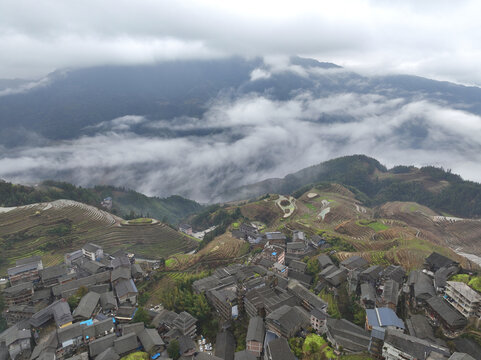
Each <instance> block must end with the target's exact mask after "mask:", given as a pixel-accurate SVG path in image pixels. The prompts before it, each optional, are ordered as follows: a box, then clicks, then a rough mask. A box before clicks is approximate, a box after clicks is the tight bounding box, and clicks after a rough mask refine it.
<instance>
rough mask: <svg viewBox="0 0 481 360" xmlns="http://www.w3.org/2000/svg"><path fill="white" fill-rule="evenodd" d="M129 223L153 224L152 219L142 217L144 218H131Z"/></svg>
mask: <svg viewBox="0 0 481 360" xmlns="http://www.w3.org/2000/svg"><path fill="white" fill-rule="evenodd" d="M128 223H129V224H152V219H151V218H145V217H142V218H137V219H132V220H129V221H128Z"/></svg>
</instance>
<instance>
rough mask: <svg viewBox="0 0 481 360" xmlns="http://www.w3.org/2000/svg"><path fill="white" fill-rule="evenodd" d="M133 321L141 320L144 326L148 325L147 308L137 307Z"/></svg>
mask: <svg viewBox="0 0 481 360" xmlns="http://www.w3.org/2000/svg"><path fill="white" fill-rule="evenodd" d="M132 321H133V322H134V323H136V322H143V323H144V324H145V325H146V326H148V325H150V316H149V313H148V312H147V310H145V309H144V308H143V307H139V308H138V309H137V311H136V312H135V315H134V318H133V319H132Z"/></svg>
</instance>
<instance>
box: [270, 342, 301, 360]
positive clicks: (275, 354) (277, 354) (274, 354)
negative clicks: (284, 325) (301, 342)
mask: <svg viewBox="0 0 481 360" xmlns="http://www.w3.org/2000/svg"><path fill="white" fill-rule="evenodd" d="M267 347H268V349H269V352H270V355H271V358H272V360H296V357H295V356H294V354H293V353H292V351H291V348H290V347H289V344H288V343H287V340H285V339H284V338H279V339H275V340H272V341H270V342H269V344H268V345H267Z"/></svg>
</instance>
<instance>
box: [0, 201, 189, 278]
mask: <svg viewBox="0 0 481 360" xmlns="http://www.w3.org/2000/svg"><path fill="white" fill-rule="evenodd" d="M86 242H94V243H96V244H98V245H100V246H102V247H103V248H105V249H106V250H107V251H115V250H118V249H122V250H126V251H129V252H135V253H136V254H139V255H142V256H146V257H168V256H169V255H171V254H175V253H184V252H188V251H192V250H194V249H195V248H196V247H197V244H198V243H197V241H196V240H194V239H193V238H190V237H188V236H187V235H184V234H182V233H180V232H178V231H176V230H174V229H173V228H171V227H170V226H168V225H166V224H164V223H162V222H160V221H158V220H155V219H135V220H130V221H125V220H123V219H121V218H119V217H117V216H115V215H112V214H110V213H108V212H106V211H103V210H99V209H97V208H96V207H94V206H89V205H85V204H82V203H79V202H75V201H71V200H57V201H53V202H48V203H38V204H32V205H26V206H19V207H13V208H0V247H1V249H2V250H1V251H2V258H1V259H2V262H1V263H0V270H5V269H6V268H7V267H9V266H10V265H11V264H13V263H14V262H15V260H16V259H19V258H23V257H25V256H33V255H41V256H42V258H43V259H44V262H45V264H46V265H54V264H57V263H60V262H61V261H62V260H63V254H65V253H67V252H69V251H71V250H73V249H76V248H78V247H79V246H81V245H83V244H84V243H86ZM6 259H8V260H6Z"/></svg>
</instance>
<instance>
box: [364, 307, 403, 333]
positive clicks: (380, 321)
mask: <svg viewBox="0 0 481 360" xmlns="http://www.w3.org/2000/svg"><path fill="white" fill-rule="evenodd" d="M366 316H367V320H368V322H369V325H371V326H379V327H389V326H395V327H397V328H400V329H404V322H403V321H402V320H401V319H400V318H399V317H398V316H397V315H396V313H395V312H394V310H392V309H391V308H387V307H384V308H374V309H366Z"/></svg>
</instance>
